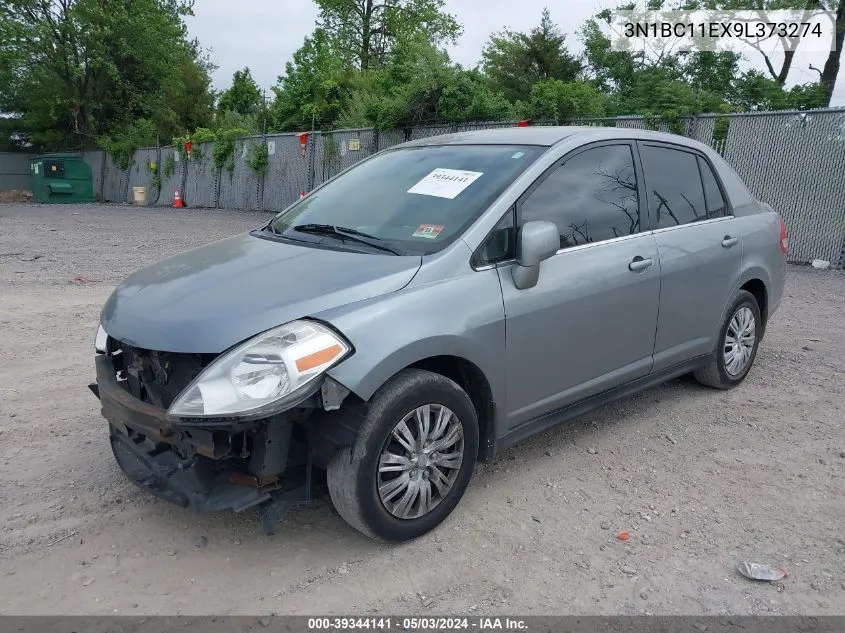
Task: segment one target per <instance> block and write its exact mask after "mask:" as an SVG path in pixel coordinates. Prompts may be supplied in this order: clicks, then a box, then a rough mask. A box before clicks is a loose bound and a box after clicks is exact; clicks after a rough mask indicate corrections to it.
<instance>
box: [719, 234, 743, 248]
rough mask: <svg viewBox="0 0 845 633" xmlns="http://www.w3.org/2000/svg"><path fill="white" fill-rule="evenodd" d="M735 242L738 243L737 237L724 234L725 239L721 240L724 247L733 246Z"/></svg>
mask: <svg viewBox="0 0 845 633" xmlns="http://www.w3.org/2000/svg"><path fill="white" fill-rule="evenodd" d="M737 244H739V238H738V237H731V236H730V235H726V236H725V239H723V240H722V246H724V247H725V248H733V247H734V246H736V245H737Z"/></svg>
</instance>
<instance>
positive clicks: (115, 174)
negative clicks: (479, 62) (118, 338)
mask: <svg viewBox="0 0 845 633" xmlns="http://www.w3.org/2000/svg"><path fill="white" fill-rule="evenodd" d="M516 123H517V122H516V121H502V122H496V121H492V122H481V123H461V124H448V125H432V126H418V127H409V128H405V129H396V130H389V131H382V130H375V129H372V128H367V129H355V130H335V131H331V132H315V133H312V134H309V135H308V141H307V144H306V147H305V151H303V148H302V147H301V146H300V139H299V136H298V135H297V134H273V135H268V136H257V137H249V138H241V139H237V140H236V141H235V149H234V156H233V160H232V161H231V164H229V165H226V166H224V167H223V168H217V167H216V166H215V164H214V160H213V151H214V147H213V144H212V143H202V144H200V145H197V146H196V147H195V149H194V154H193V156H192V157H191V159H190V160H188V161H186V160H184V159H183V158H181V157H180V156H179V153H178V152H177V151H176V149H175V148H173V147H162V148H147V149H140V150H138V151H136V152H135V155H134V156H133V159H132V162H131V164H130V167H129V169H128V170H121V169H120V167H119V166H117V165H116V164H115V163H114V161H113V160H111V159H110V158H108V157H106V156H105V155H104V154H103V152H101V151H90V152H85V153H84V154H83V156H84V158H85V160H86V161H87V162H88V163H89V164H90V165H91V167H92V171H93V174H94V190H95V192H97V195H98V197H99V198H100V199H101V200H104V201H108V202H127V201H130V200H131V187H133V186H144V187H147V189H148V192H147V200H148V204H151V205H155V204H158V205H170V204H172V203H173V194H174V192H176V191H179V192H180V194H181V195H182V197H183V199H184V200H185V202H186V203H187V204H188V205H191V206H202V207H211V208H229V209H243V210H264V211H272V212H278V211H282V210H283V209H285V208H286V207H288V206H289V205H290V204H292V203H293V202H295V201H296V200H297V199H298V198H299V196H300V195H301V194H302V193H304V192H307V191H310V190H311V189H313V188H314V187H316V186H319V185H320V184H322V183H323V182H325V181H326V180H328V179H330V178H332V177H333V176H335V175H337V174H338V173H340V172H341V171H343V170H344V169H346V168H348V167H350V166H352V165H354V164H356V163H357V162H359V161H361V160H363V159H365V158H367V157H369V156H372V155H373V154H374V153H376V152H379V151H382V150H384V149H388V148H390V147H394V146H395V145H398V144H400V143H404V142H406V141H412V140H416V139H423V138H429V137H432V136H437V135H440V134H448V133H451V132H463V131H470V130H480V129H493V128H500V127H511V126H514V125H516ZM531 124H532V125H555V122H554V121H533V122H532V123H531ZM568 124H570V125H587V126H601V127H619V128H628V129H646V128H651V129H659V130H662V131H667V132H674V133H679V134H683V135H684V136H688V137H690V138H694V139H696V140H699V141H701V142H703V143H706V144H708V145H710V146H711V147H713V148H714V149H715V150H716V151H718V152H719V153H720V154H722V156H724V157H725V159H726V160H727V161H728V162H729V163H730V164H731V165H732V166H733V167H734V169H736V171H737V173H738V174H739V175H740V176H741V177H742V178H743V179H744V180H745V182H746V183H747V184H748V187H749V189H751V191H752V192H753V193H754V194H755V195H756V196H757V197H758V198H760V199H761V200H763V201H765V202H768V203H769V204H771V205H772V207H774V208H775V210H777V211H778V212H779V213H780V214H781V215H782V216H783V218H784V220H785V221H786V223H787V226H788V227H789V230H790V259H791V260H792V261H794V262H799V263H807V262H810V261H812V260H813V259H824V260H827V261H829V262H831V265H832V266H833V267H845V177H843V174H845V109H827V110H808V111H801V112H798V111H788V112H784V111H780V112H765V113H761V112H753V113H745V114H724V115H723V114H708V115H701V116H696V117H687V118H682V119H679V120H676V121H672V122H666V121H662V122H660V121H655V120H653V119H647V118H644V117H641V116H626V117H615V118H596V119H573V120H571V121H569V122H568ZM262 145H266V147H267V165H266V168H265V169H263V170H261V169H260V170H258V171H256V170H255V169H253V167H252V166H251V165H250V158H251V156H252V155H253V152H254V149H255V148H256V147H259V146H262ZM150 162H156V164H157V170H158V179H159V180H160V183H161V187H160V192H159V191H158V190H157V189H156V187H155V186H154V184H155V181H156V179H154V178H153V171H152V170H151V169H150V168H149V164H150Z"/></svg>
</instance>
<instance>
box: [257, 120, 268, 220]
mask: <svg viewBox="0 0 845 633" xmlns="http://www.w3.org/2000/svg"><path fill="white" fill-rule="evenodd" d="M264 126H265V129H266V126H267V123H266V121H265V124H264ZM261 142H262V143H263V144H264V147H263V148H262V150H261V151H262V152H263V151H264V150H266V149H267V134H266V132H263V133H262V134H261ZM268 152H269V150H268ZM269 169H270V156H269V153H268V156H267V165H266V166H265V168H264V171H262V172H261V174H260V175H259V177H258V209H259V210H260V211H264V179H265V178H267V171H268V170H269Z"/></svg>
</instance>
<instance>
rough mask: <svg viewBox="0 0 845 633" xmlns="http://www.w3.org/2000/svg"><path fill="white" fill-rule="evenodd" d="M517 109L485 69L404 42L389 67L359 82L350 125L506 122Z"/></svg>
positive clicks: (348, 118)
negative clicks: (497, 90) (492, 84)
mask: <svg viewBox="0 0 845 633" xmlns="http://www.w3.org/2000/svg"><path fill="white" fill-rule="evenodd" d="M512 110H513V107H512V105H511V104H510V103H509V102H508V101H507V100H506V99H505V98H504V97H503V96H502V95H500V94H498V93H495V92H493V91H492V90H491V88H490V86H489V84H488V82H487V81H485V80H484V78H483V76H482V75H481V73H480V72H479V71H476V70H464V69H463V68H461V67H460V66H458V65H456V64H453V63H452V62H451V61H450V60H449V56H448V55H447V54H446V53H445V52H444V51H441V50H438V49H437V48H435V47H433V46H431V45H430V44H429V43H428V42H425V41H413V42H402V43H399V44H397V45H396V46H395V47H394V49H393V50H392V51H391V54H390V58H389V59H388V61H387V64H386V65H385V67H384V68H382V69H380V70H378V71H370V72H369V73H367V74H366V75H364V76H362V77H360V78H359V79H358V81H357V82H356V83H355V84H354V97H353V98H352V99H350V102H349V106H348V107H347V108H346V109H345V110H344V112H343V116H342V117H341V121H343V123H344V125H374V126H376V127H378V128H380V129H391V128H395V127H398V126H409V125H418V124H423V123H436V122H444V121H448V122H460V121H476V120H488V121H489V120H501V119H505V118H509V117H510V116H512Z"/></svg>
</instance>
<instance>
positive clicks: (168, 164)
mask: <svg viewBox="0 0 845 633" xmlns="http://www.w3.org/2000/svg"><path fill="white" fill-rule="evenodd" d="M175 168H176V159H175V158H174V156H173V152H171V151H169V150H168V152H167V156H166V157H165V159H164V175H165V177H166V178H170V177H171V176H172V175H173V170H174V169H175Z"/></svg>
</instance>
